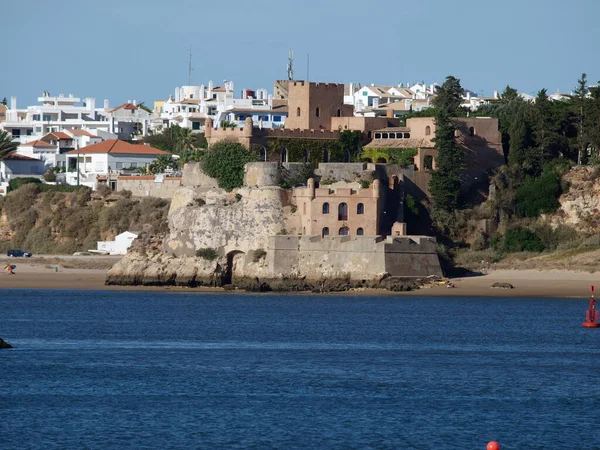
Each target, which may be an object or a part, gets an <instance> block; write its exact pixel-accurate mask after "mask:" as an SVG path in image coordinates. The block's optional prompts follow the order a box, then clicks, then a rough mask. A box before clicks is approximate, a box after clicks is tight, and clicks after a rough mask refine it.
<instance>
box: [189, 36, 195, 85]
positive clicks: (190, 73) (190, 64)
mask: <svg viewBox="0 0 600 450" xmlns="http://www.w3.org/2000/svg"><path fill="white" fill-rule="evenodd" d="M192 70H194V69H192V46H191V45H190V59H189V60H188V86H191V85H192Z"/></svg>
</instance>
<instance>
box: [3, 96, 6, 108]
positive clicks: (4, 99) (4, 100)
mask: <svg viewBox="0 0 600 450" xmlns="http://www.w3.org/2000/svg"><path fill="white" fill-rule="evenodd" d="M6 103H7V101H6V97H4V98H3V99H2V104H3V105H4V106H6Z"/></svg>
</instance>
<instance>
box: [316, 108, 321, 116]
mask: <svg viewBox="0 0 600 450" xmlns="http://www.w3.org/2000/svg"><path fill="white" fill-rule="evenodd" d="M315 115H316V116H317V117H321V109H320V108H319V107H317V109H316V110H315Z"/></svg>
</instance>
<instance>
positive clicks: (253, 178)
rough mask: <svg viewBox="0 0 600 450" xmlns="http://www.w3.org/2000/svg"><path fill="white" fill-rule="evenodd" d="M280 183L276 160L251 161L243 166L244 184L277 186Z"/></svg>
mask: <svg viewBox="0 0 600 450" xmlns="http://www.w3.org/2000/svg"><path fill="white" fill-rule="evenodd" d="M280 183H281V170H280V168H279V163H278V162H252V163H247V164H246V165H245V166H244V186H253V187H262V186H279V184H280Z"/></svg>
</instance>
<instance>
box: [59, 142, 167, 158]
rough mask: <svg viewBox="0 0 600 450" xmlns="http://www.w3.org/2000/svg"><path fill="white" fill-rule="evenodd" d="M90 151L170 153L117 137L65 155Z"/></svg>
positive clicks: (129, 153) (131, 153) (134, 153)
mask: <svg viewBox="0 0 600 450" xmlns="http://www.w3.org/2000/svg"><path fill="white" fill-rule="evenodd" d="M77 152H79V153H80V154H90V153H110V154H111V155H115V154H120V155H170V154H171V153H169V152H165V151H163V150H159V149H157V148H154V147H150V146H148V145H143V144H130V143H129V142H125V141H120V140H119V139H109V140H108V141H103V142H98V143H97V144H92V145H88V146H87V147H82V148H80V149H79V150H71V151H69V152H67V153H66V154H67V155H76V154H77Z"/></svg>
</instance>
